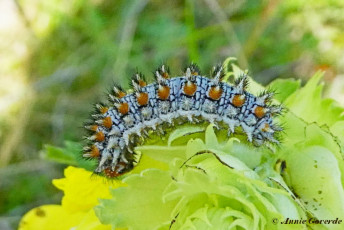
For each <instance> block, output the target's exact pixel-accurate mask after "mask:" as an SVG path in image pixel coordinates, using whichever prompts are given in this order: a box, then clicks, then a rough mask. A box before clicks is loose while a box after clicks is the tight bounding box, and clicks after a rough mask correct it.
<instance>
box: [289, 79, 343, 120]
mask: <svg viewBox="0 0 344 230" xmlns="http://www.w3.org/2000/svg"><path fill="white" fill-rule="evenodd" d="M321 78H322V74H321V73H320V72H318V73H317V74H315V75H314V76H313V77H312V78H311V79H310V80H309V81H308V82H307V84H306V85H305V87H303V88H301V89H299V90H297V91H295V92H294V93H293V94H292V95H290V96H289V97H288V98H286V100H285V105H286V107H287V108H288V109H289V110H290V111H292V112H293V113H294V114H295V115H297V116H298V117H300V118H302V119H304V120H306V121H307V122H317V123H318V124H319V125H327V126H332V125H333V124H334V123H336V122H337V121H339V120H344V116H343V114H342V113H343V111H344V109H343V108H341V107H340V106H339V105H338V103H336V102H335V101H334V100H332V99H322V98H321V94H322V89H323V85H322V84H320V85H319V81H320V79H321Z"/></svg>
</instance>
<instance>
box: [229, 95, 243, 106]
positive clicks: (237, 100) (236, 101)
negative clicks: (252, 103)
mask: <svg viewBox="0 0 344 230" xmlns="http://www.w3.org/2000/svg"><path fill="white" fill-rule="evenodd" d="M245 101H246V98H245V95H243V94H237V95H235V96H234V97H233V100H232V104H233V105H234V106H235V107H241V106H243V105H244V103H245Z"/></svg>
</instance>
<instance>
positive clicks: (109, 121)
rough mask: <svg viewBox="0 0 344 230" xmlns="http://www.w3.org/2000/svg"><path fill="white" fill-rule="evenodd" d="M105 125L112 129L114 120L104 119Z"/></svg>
mask: <svg viewBox="0 0 344 230" xmlns="http://www.w3.org/2000/svg"><path fill="white" fill-rule="evenodd" d="M103 125H104V126H105V127H106V128H108V129H110V128H111V127H112V119H111V117H105V118H104V119H103Z"/></svg>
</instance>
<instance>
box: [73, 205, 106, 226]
mask: <svg viewBox="0 0 344 230" xmlns="http://www.w3.org/2000/svg"><path fill="white" fill-rule="evenodd" d="M73 230H111V225H103V224H101V223H100V221H99V219H98V218H97V216H96V214H95V213H94V211H93V209H92V210H90V211H89V212H88V213H86V215H85V216H84V218H83V219H82V220H81V222H80V224H79V225H78V226H77V227H76V228H74V229H73Z"/></svg>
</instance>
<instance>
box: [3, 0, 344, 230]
mask: <svg viewBox="0 0 344 230" xmlns="http://www.w3.org/2000/svg"><path fill="white" fill-rule="evenodd" d="M3 2H4V3H1V4H3V5H1V6H6V7H9V8H10V9H12V11H6V10H7V8H3V9H4V10H3V11H6V12H12V14H13V15H10V14H8V15H7V14H6V15H5V14H2V15H5V16H6V17H9V18H8V19H10V18H12V17H15V18H17V21H19V22H17V24H14V26H9V28H7V29H8V30H5V29H6V28H5V29H3V30H1V31H0V41H1V45H0V52H1V54H2V56H4V57H7V58H6V59H4V60H0V64H1V67H0V74H1V76H4V77H3V78H1V79H0V82H1V83H0V85H2V86H0V162H1V163H0V165H1V166H2V168H0V215H4V216H7V217H11V216H19V215H21V214H22V213H24V212H25V211H26V210H28V209H30V208H32V207H33V206H37V204H40V203H50V202H54V201H55V199H54V196H55V195H54V194H56V193H57V190H55V189H53V188H52V186H51V185H50V180H51V178H55V177H60V176H61V175H62V171H61V170H60V169H61V168H60V167H61V166H59V165H56V164H52V163H48V162H46V161H42V160H39V159H40V156H39V154H38V153H39V151H40V150H41V149H42V148H43V145H45V144H49V145H47V146H46V150H47V151H46V152H47V153H48V154H49V151H57V152H60V153H61V154H62V155H63V154H64V153H65V152H68V151H72V150H71V148H73V147H72V145H73V144H71V143H73V142H66V146H65V149H60V148H55V147H52V146H51V145H56V146H62V145H63V143H64V140H71V141H74V142H79V143H80V141H81V140H82V137H83V135H84V134H85V133H84V131H83V129H82V126H83V122H84V121H86V120H87V119H88V118H89V114H90V112H91V111H92V105H93V104H94V103H95V102H97V101H99V100H103V101H104V100H105V99H106V96H105V95H106V94H105V92H106V91H107V90H110V88H111V86H112V84H113V83H114V82H116V83H120V84H122V85H123V86H125V87H128V83H129V77H130V76H131V75H132V74H133V73H134V71H135V70H136V69H138V70H139V71H141V72H143V73H144V74H146V76H147V78H148V79H151V80H152V78H153V74H151V73H152V71H153V69H154V68H155V67H157V66H158V65H159V64H161V63H163V62H164V63H167V64H168V65H169V66H170V68H171V70H172V74H173V75H178V74H181V73H182V69H183V67H184V66H185V65H186V64H188V63H189V62H191V61H194V62H197V63H198V64H199V65H200V67H201V69H202V70H203V73H204V74H207V73H208V72H209V71H210V68H211V66H212V65H214V64H216V63H219V62H222V61H223V60H224V59H225V58H226V57H228V56H236V57H238V65H239V66H240V67H241V68H247V69H249V71H250V72H251V75H253V76H254V78H255V80H256V81H258V82H261V83H263V84H267V83H268V82H270V81H272V80H273V79H275V78H277V77H278V78H290V77H294V78H295V77H299V78H301V79H306V78H307V76H312V74H313V73H314V72H315V71H317V70H319V69H321V70H326V75H325V80H326V81H328V82H332V81H336V84H337V85H338V84H339V83H340V84H342V85H343V86H344V83H343V82H344V81H343V80H342V79H343V73H344V36H343V35H344V34H343V33H344V28H343V27H344V14H343V13H342V12H343V10H344V1H342V0H330V1H329V0H310V1H306V0H290V1H281V0H260V1H253V0H231V1H227V0H203V1H196V0H185V1H183V0H176V1H163V0H150V1H148V0H129V1H125V0H116V1H110V0H49V1H42V0H4V1H3ZM6 2H7V3H8V5H6V4H5V3H6ZM5 16H2V17H5ZM5 19H7V18H5ZM8 21H10V20H8ZM0 28H1V25H0ZM9 31H10V32H9ZM338 79H339V80H338ZM338 82H339V83H338ZM278 84H279V83H278ZM280 84H283V81H281V82H280ZM298 84H299V83H297V82H295V84H294V85H289V86H288V90H293V89H294V88H296V87H298ZM8 86H10V87H8ZM340 90H341V91H343V89H340ZM329 91H331V89H329ZM341 93H342V94H343V92H341ZM342 94H341V95H342ZM336 97H337V96H336ZM338 97H339V96H338ZM68 143H69V144H68ZM65 160H66V161H65V162H61V163H68V164H69V163H70V162H71V161H75V160H77V159H76V158H75V159H70V158H66V159H65ZM46 166H49V167H46ZM5 177H6V180H4V179H3V178H5ZM5 181H10V182H9V183H6V182H5ZM24 191H25V192H24ZM0 228H1V220H0Z"/></svg>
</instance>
